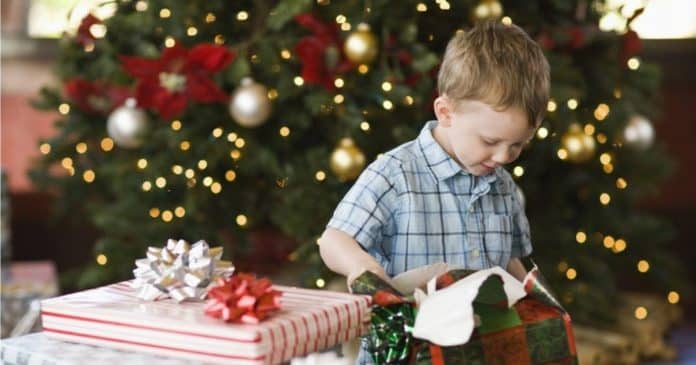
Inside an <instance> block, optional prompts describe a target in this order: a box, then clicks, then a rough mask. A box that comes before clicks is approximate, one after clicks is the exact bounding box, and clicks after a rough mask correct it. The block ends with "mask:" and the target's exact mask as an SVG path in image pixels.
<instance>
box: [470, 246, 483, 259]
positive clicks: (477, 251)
mask: <svg viewBox="0 0 696 365" xmlns="http://www.w3.org/2000/svg"><path fill="white" fill-rule="evenodd" d="M480 254H481V251H479V250H478V248H477V249H474V250H473V251H471V256H474V257H479V255H480Z"/></svg>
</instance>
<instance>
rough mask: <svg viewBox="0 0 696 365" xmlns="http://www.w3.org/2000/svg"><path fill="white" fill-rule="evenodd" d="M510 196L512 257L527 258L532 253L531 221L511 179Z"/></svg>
mask: <svg viewBox="0 0 696 365" xmlns="http://www.w3.org/2000/svg"><path fill="white" fill-rule="evenodd" d="M509 181H510V185H509V186H510V195H511V196H512V207H511V208H512V211H511V215H512V246H511V254H510V257H512V258H517V257H525V256H529V255H530V254H531V253H532V241H531V234H530V232H529V221H528V220H527V214H525V212H524V208H523V207H522V203H521V202H520V199H519V196H518V195H517V189H519V188H518V187H517V184H515V182H514V181H513V180H512V178H510V180H509Z"/></svg>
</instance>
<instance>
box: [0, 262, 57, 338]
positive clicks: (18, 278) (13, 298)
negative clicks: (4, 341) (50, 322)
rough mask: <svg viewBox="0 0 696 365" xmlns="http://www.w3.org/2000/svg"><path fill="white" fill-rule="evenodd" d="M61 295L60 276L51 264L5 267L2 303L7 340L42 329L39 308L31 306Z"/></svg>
mask: <svg viewBox="0 0 696 365" xmlns="http://www.w3.org/2000/svg"><path fill="white" fill-rule="evenodd" d="M56 295H58V276H57V275H56V268H55V265H54V264H53V263H52V262H51V261H26V262H12V263H10V264H8V265H6V267H5V266H3V275H2V286H1V287H0V299H1V301H2V306H0V308H1V309H2V310H1V312H2V314H1V315H0V318H2V335H1V336H0V337H2V338H5V337H8V336H10V335H12V336H16V335H21V334H24V333H27V332H33V331H36V330H39V329H40V327H41V326H40V325H39V322H40V321H39V320H38V319H39V312H38V305H36V304H35V305H34V306H32V302H36V303H38V301H39V300H41V299H45V298H50V297H54V296H56Z"/></svg>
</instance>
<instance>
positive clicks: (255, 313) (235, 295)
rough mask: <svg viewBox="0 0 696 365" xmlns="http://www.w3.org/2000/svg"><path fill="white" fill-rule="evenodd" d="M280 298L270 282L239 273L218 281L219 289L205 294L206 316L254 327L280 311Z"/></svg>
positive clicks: (214, 288)
mask: <svg viewBox="0 0 696 365" xmlns="http://www.w3.org/2000/svg"><path fill="white" fill-rule="evenodd" d="M281 295H282V293H281V292H280V291H278V290H275V289H273V288H272V284H271V280H270V279H268V278H261V279H256V277H255V276H254V275H252V274H247V273H238V274H235V275H232V277H230V278H221V279H218V286H216V287H213V288H211V289H210V290H208V301H207V302H206V303H205V314H207V315H209V316H211V317H215V318H221V319H223V320H224V321H226V322H242V323H247V324H257V323H259V322H260V321H261V320H263V319H264V318H266V317H267V316H268V314H269V313H270V312H273V311H276V310H278V309H280V296H281Z"/></svg>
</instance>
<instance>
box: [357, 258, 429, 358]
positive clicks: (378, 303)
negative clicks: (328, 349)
mask: <svg viewBox="0 0 696 365" xmlns="http://www.w3.org/2000/svg"><path fill="white" fill-rule="evenodd" d="M351 289H352V290H353V293H354V294H367V295H372V298H373V305H372V317H371V319H370V322H371V326H370V333H369V336H367V337H366V338H364V339H363V341H365V342H366V344H367V351H368V352H369V353H370V356H371V357H372V360H373V361H374V362H375V363H376V364H390V365H406V364H408V363H409V359H410V355H411V351H412V350H413V348H414V346H413V345H414V342H416V341H414V339H413V336H412V332H413V324H414V322H415V320H416V309H415V303H414V302H413V298H407V297H404V296H402V295H401V294H399V291H398V290H396V289H395V288H393V287H392V286H390V285H389V284H387V283H385V282H384V281H383V280H382V279H380V278H379V277H378V276H377V275H375V274H374V273H372V272H370V271H366V272H364V273H362V274H361V275H360V276H359V277H358V278H357V279H355V281H353V284H352V285H351Z"/></svg>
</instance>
